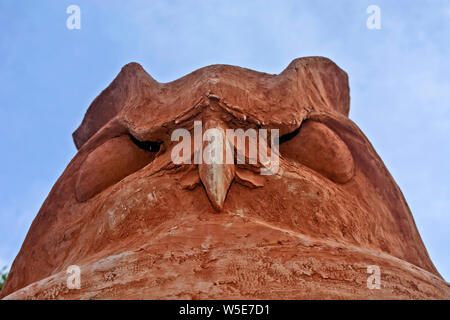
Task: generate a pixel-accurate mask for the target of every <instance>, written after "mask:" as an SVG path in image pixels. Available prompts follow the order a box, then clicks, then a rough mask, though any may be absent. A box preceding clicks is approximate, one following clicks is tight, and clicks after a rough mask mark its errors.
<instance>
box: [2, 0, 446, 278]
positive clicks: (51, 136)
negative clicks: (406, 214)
mask: <svg viewBox="0 0 450 320" xmlns="http://www.w3.org/2000/svg"><path fill="white" fill-rule="evenodd" d="M71 4H76V5H78V6H80V8H81V29H80V30H69V29H67V28H66V19H67V17H68V14H67V13H66V8H67V7H68V6H69V5H71ZM371 4H375V5H378V6H379V7H380V9H381V30H369V29H367V27H366V20H367V18H368V16H369V15H368V14H367V13H366V8H367V7H368V6H369V5H371ZM0 26H1V29H0V99H1V103H0V119H1V120H2V121H3V122H2V123H3V124H2V125H1V126H0V137H1V139H0V177H1V184H0V221H1V224H0V226H1V228H0V268H1V266H2V265H10V264H11V263H12V261H13V259H14V257H15V255H16V254H17V252H18V250H19V249H20V246H21V243H22V241H23V239H24V237H25V235H26V232H27V230H28V228H29V226H30V224H31V222H32V220H33V218H34V217H35V215H36V213H37V212H38V210H39V208H40V206H41V204H42V202H43V201H44V199H45V198H46V196H47V194H48V192H49V191H50V189H51V187H52V186H53V184H54V183H55V181H56V180H57V178H58V177H59V176H60V175H61V173H62V172H63V170H64V169H65V167H66V165H67V164H68V163H69V161H70V160H71V159H72V158H73V156H74V155H75V153H76V149H75V147H74V145H73V142H72V138H71V134H72V132H73V131H74V130H75V129H76V128H77V126H78V124H79V123H80V122H81V120H82V117H83V115H84V112H85V111H86V109H87V107H88V105H89V104H90V102H91V101H92V100H93V99H94V98H95V97H96V96H97V95H98V94H99V93H100V91H101V90H102V89H104V88H105V87H106V86H107V85H108V84H109V83H110V82H111V81H112V79H113V78H114V77H115V75H116V74H117V73H118V72H119V71H120V68H121V67H122V66H123V65H124V64H126V63H128V62H130V61H136V62H139V63H140V64H142V66H143V67H144V68H145V69H146V70H147V72H149V73H150V74H151V75H152V76H153V77H154V78H155V79H157V80H158V81H161V82H167V81H171V80H174V79H176V78H178V77H180V76H183V75H185V74H187V73H189V72H191V71H193V70H195V69H197V68H199V67H202V66H205V65H209V64H214V63H226V64H233V65H240V66H243V67H247V68H251V69H255V70H259V71H264V72H268V73H279V72H280V71H282V70H283V69H284V68H285V67H286V66H287V65H288V64H289V62H290V61H291V60H292V59H294V58H296V57H302V56H311V55H320V56H326V57H329V58H331V59H332V60H334V61H335V62H336V63H337V64H338V65H339V66H340V67H341V68H343V69H344V70H346V71H347V73H348V74H349V77H350V88H351V109H350V110H351V111H350V117H351V118H352V120H353V121H355V122H356V123H357V124H358V125H359V127H360V128H361V129H362V130H363V131H364V133H365V134H366V135H367V136H368V138H369V139H370V141H371V142H372V144H373V145H374V147H375V149H376V150H377V152H378V153H379V154H380V156H381V157H382V159H383V161H384V162H385V164H386V165H387V167H388V169H389V170H390V172H391V173H392V175H393V176H394V178H395V179H396V181H397V183H398V184H399V186H400V188H401V189H402V191H403V193H404V195H405V197H406V199H407V201H408V204H409V206H410V208H411V210H412V212H413V215H414V218H415V221H416V224H417V226H418V228H419V230H420V233H421V235H422V238H423V240H424V242H425V245H426V247H427V249H428V252H429V253H430V255H431V258H432V260H433V262H434V263H435V265H436V267H437V268H438V270H439V271H440V272H441V274H442V275H443V276H444V277H445V278H446V279H447V281H448V280H449V279H450V254H449V244H450V187H449V181H450V161H449V159H450V148H449V147H450V76H449V75H450V58H449V57H450V41H449V40H450V1H448V0H447V1H439V0H430V1H425V0H417V1H415V0H404V1H392V0H388V1H377V0H370V1H365V0H354V1H348V0H347V1H346V0H341V1H336V0H316V1H296V0H292V1H280V0H278V1H256V0H255V1H231V0H228V1H211V0H209V1H186V0H182V1H139V0H136V1H132V0H128V1H111V0H108V1H106V0H105V1H95V0H85V1H76V0H72V1H61V0H53V1H51V0H41V1H36V0H29V1H25V0H21V1H17V0H10V1H8V0H0Z"/></svg>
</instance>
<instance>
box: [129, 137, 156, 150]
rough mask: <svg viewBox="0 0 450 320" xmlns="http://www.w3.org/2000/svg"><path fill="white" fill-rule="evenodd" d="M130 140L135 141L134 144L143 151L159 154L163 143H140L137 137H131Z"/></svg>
mask: <svg viewBox="0 0 450 320" xmlns="http://www.w3.org/2000/svg"><path fill="white" fill-rule="evenodd" d="M130 138H131V141H133V143H134V144H135V145H136V146H138V147H139V148H140V149H142V150H145V151H150V152H159V150H160V149H161V142H157V141H140V140H138V139H136V138H135V137H133V136H132V135H130Z"/></svg>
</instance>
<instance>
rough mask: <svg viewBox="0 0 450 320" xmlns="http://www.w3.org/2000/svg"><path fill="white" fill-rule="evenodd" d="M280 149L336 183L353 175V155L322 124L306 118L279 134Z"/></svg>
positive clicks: (287, 155)
mask: <svg viewBox="0 0 450 320" xmlns="http://www.w3.org/2000/svg"><path fill="white" fill-rule="evenodd" d="M280 153H281V155H282V156H283V157H284V158H286V159H289V160H291V161H295V162H298V163H301V164H303V165H305V166H307V167H309V168H311V169H313V170H314V171H317V172H319V173H320V174H322V175H324V176H326V177H327V178H328V179H330V180H332V181H334V182H337V183H346V182H348V181H349V180H350V179H351V178H352V177H353V175H354V171H355V167H354V161H353V156H352V153H351V152H350V150H349V149H348V147H347V145H346V144H345V142H344V141H342V139H341V138H340V137H339V136H338V135H337V134H336V133H334V132H333V131H332V130H331V129H330V128H328V127H327V126H326V125H325V124H323V123H320V122H316V121H312V120H307V121H305V122H304V123H303V124H302V125H301V127H300V128H299V129H297V130H295V131H294V132H292V133H289V134H286V135H284V136H282V137H281V138H280Z"/></svg>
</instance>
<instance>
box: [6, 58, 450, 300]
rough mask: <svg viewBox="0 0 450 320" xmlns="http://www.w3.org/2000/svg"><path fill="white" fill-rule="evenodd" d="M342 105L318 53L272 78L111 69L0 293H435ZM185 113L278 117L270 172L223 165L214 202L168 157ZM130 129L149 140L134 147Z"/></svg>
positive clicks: (227, 120)
mask: <svg viewBox="0 0 450 320" xmlns="http://www.w3.org/2000/svg"><path fill="white" fill-rule="evenodd" d="M349 102H350V96H349V88H348V80H347V75H346V73H345V72H344V71H342V70H341V69H340V68H339V67H337V66H336V65H335V64H334V63H333V62H332V61H330V60H328V59H326V58H321V57H310V58H301V59H296V60H294V61H293V62H292V63H291V64H290V65H289V66H288V67H287V68H286V69H285V70H284V71H283V72H282V73H280V74H279V75H270V74H265V73H260V72H256V71H252V70H248V69H244V68H239V67H234V66H225V65H215V66H209V67H205V68H202V69H199V70H197V71H194V72H193V73H191V74H189V75H186V76H185V77H182V78H180V79H178V80H176V81H173V82H170V83H158V82H156V81H155V80H154V79H152V78H151V77H150V76H149V75H148V74H147V73H146V72H145V71H144V70H143V69H142V68H141V67H140V66H139V65H138V64H135V63H132V64H128V65H126V66H125V67H124V68H123V69H122V71H121V72H120V74H119V75H118V76H117V78H116V79H115V80H114V81H113V82H112V84H111V85H110V86H109V87H108V88H107V89H105V90H104V91H103V92H102V93H101V94H100V95H99V97H97V98H96V99H95V100H94V102H93V103H92V105H91V106H90V107H89V110H88V112H87V113H86V116H85V119H84V120H83V123H82V124H81V126H80V128H78V130H77V131H76V132H75V133H74V141H75V143H76V145H77V147H78V148H79V151H78V153H77V155H76V156H75V157H74V159H73V160H72V161H71V162H70V164H69V165H68V167H67V168H66V170H65V171H64V173H63V174H62V176H61V177H60V179H59V180H58V181H57V183H56V184H55V186H54V187H53V189H52V191H51V192H50V194H49V196H48V198H47V199H46V201H45V202H44V204H43V206H42V208H41V210H40V211H39V213H38V215H37V216H36V218H35V220H34V221H33V224H32V226H31V228H30V230H29V232H28V235H27V237H26V239H25V241H24V243H23V246H22V248H21V250H20V252H19V254H18V256H17V257H16V259H15V261H14V264H13V266H12V268H11V273H10V276H9V278H8V280H7V282H6V284H5V287H4V290H3V291H2V293H1V294H2V296H3V297H5V296H6V298H7V299H24V298H27V299H108V298H119V299H120V298H123V299H124V298H147V299H172V298H175V299H179V298H180V299H181V298H187V299H199V298H200V299H201V298H209V299H215V298H237V299H239V298H246V299H247V298H249V299H252V298H273V299H287V298H290V299H292V298H294V299H295V298H299V299H321V298H322V299H324V298H337V299H351V298H356V299H366V298H369V299H372V298H374V299H378V298H387V299H399V298H407V299H410V298H413V299H432V298H439V299H448V298H449V297H450V290H449V285H448V283H446V282H445V281H444V280H443V279H442V277H441V276H440V275H439V273H438V271H437V270H436V268H435V267H434V265H433V263H432V262H431V260H430V258H429V256H428V253H427V251H426V249H425V247H424V245H423V243H422V240H421V238H420V235H419V233H418V231H417V228H416V225H415V223H414V220H413V217H412V214H411V212H410V210H409V208H408V205H407V203H406V201H405V199H404V197H403V195H402V193H401V191H400V190H399V188H398V186H397V185H396V183H395V181H394V180H393V178H392V177H391V175H390V174H389V172H388V170H387V169H386V167H385V166H384V164H383V162H382V161H381V159H380V158H379V156H378V155H377V153H376V152H375V150H374V149H373V147H372V145H371V144H370V142H369V141H368V140H367V138H366V137H365V136H364V134H363V133H362V132H361V131H360V130H359V128H358V127H357V126H356V125H355V124H354V123H353V122H352V121H351V120H350V119H349V118H348V111H349ZM194 121H203V123H204V124H205V123H220V124H223V125H222V126H226V127H227V128H243V129H249V128H254V129H259V128H265V129H275V128H276V129H279V130H280V134H281V135H283V137H282V138H281V141H282V142H283V143H282V144H281V146H280V154H281V159H280V170H279V171H278V173H277V174H275V175H272V176H261V175H259V169H260V165H259V164H257V165H250V164H240V165H236V166H234V169H233V170H234V171H233V174H232V175H231V174H229V175H227V174H224V175H223V177H225V178H224V181H225V182H226V184H229V189H227V193H226V194H225V199H224V201H223V203H221V205H215V206H214V205H213V204H214V202H213V201H214V197H211V193H208V192H207V191H208V190H207V189H212V188H213V186H214V185H216V186H217V185H218V184H217V183H212V184H211V185H208V184H206V185H205V182H204V181H206V179H205V177H206V176H207V174H208V173H211V172H213V171H214V168H208V167H205V168H204V169H203V170H205V172H203V173H201V172H202V170H201V169H199V166H198V165H195V164H186V165H175V164H174V163H173V162H172V161H171V157H170V156H171V151H172V149H173V147H174V144H175V142H172V141H171V140H170V136H171V133H172V131H173V130H175V129H176V128H186V129H188V130H191V131H193V128H194V126H193V123H194ZM130 136H133V137H134V138H135V139H137V140H140V141H142V142H145V141H147V142H149V143H150V142H152V143H158V144H160V145H161V148H160V150H159V151H154V152H153V151H148V150H147V151H144V150H143V149H142V145H141V146H140V145H139V144H135V145H132V143H135V141H133V139H130V138H129V137H130ZM137 148H139V149H137ZM188 156H191V155H188ZM199 172H200V173H199ZM202 177H203V178H202ZM230 177H231V178H230ZM233 177H234V178H233ZM228 180H229V181H228ZM221 183H223V182H220V183H219V184H221ZM220 187H221V186H220ZM209 191H211V190H209ZM70 265H79V266H80V267H81V270H82V273H81V289H79V290H70V289H68V288H67V287H66V279H67V274H66V272H65V271H66V269H67V267H68V266H70ZM370 265H377V266H379V267H380V270H381V289H380V290H369V289H368V288H367V285H366V281H367V278H368V276H369V275H368V274H367V267H368V266H370Z"/></svg>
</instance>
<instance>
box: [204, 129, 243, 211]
mask: <svg viewBox="0 0 450 320" xmlns="http://www.w3.org/2000/svg"><path fill="white" fill-rule="evenodd" d="M225 130H226V126H225V125H224V124H223V123H222V122H219V121H217V120H208V121H207V122H206V124H205V136H206V138H207V139H206V140H205V142H204V143H203V161H202V163H201V164H199V167H198V170H199V176H200V180H201V181H202V183H203V186H204V187H205V189H206V193H207V195H208V198H209V200H210V201H211V204H212V205H213V207H214V209H215V210H217V211H221V210H222V209H223V206H224V203H225V199H226V197H227V193H228V189H229V188H230V185H231V182H232V181H233V179H234V176H235V167H234V162H233V161H227V159H228V160H230V159H231V158H232V156H233V155H232V151H231V148H230V146H229V144H228V141H227V138H226V132H225ZM227 162H228V163H227Z"/></svg>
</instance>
